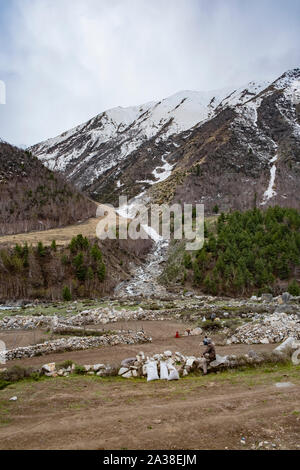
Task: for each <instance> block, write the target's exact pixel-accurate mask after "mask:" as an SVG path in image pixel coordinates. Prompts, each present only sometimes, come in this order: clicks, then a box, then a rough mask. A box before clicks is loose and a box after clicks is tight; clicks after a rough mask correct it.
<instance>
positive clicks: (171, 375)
mask: <svg viewBox="0 0 300 470" xmlns="http://www.w3.org/2000/svg"><path fill="white" fill-rule="evenodd" d="M169 369H170V372H169V377H168V380H179V374H178V372H177V370H176V369H175V367H174V366H171V367H169Z"/></svg>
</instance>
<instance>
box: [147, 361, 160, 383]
mask: <svg viewBox="0 0 300 470" xmlns="http://www.w3.org/2000/svg"><path fill="white" fill-rule="evenodd" d="M146 370H147V382H150V381H151V380H159V377H158V372H157V363H156V362H155V361H151V362H148V364H146Z"/></svg>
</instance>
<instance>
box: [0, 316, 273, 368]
mask: <svg viewBox="0 0 300 470" xmlns="http://www.w3.org/2000/svg"><path fill="white" fill-rule="evenodd" d="M90 327H91V326H90ZM92 327H93V328H95V326H94V325H93V326H92ZM96 328H97V329H99V330H110V331H113V330H126V331H128V330H131V331H139V330H140V329H141V328H143V330H144V331H145V333H147V334H148V335H149V336H151V338H152V342H151V343H144V344H120V345H117V346H102V347H100V348H96V349H87V350H84V351H71V352H64V353H54V354H47V355H45V356H43V357H40V356H37V357H33V358H30V359H18V360H15V361H10V362H8V363H7V364H8V366H10V365H14V364H19V365H24V366H31V365H34V366H41V365H43V364H45V363H49V362H57V363H60V362H64V361H65V360H68V359H71V360H73V361H74V362H76V363H78V364H97V363H105V364H112V365H114V364H115V365H119V364H120V363H121V361H122V360H123V359H125V358H127V357H132V356H135V355H136V354H137V353H138V352H139V351H144V352H145V354H147V355H152V354H156V353H161V352H163V351H166V350H171V351H172V352H176V351H180V352H181V353H182V354H187V355H195V356H200V355H201V354H202V352H203V351H204V346H203V345H202V340H203V336H204V335H202V336H188V337H187V336H182V337H181V338H178V339H177V338H175V333H176V331H179V332H180V333H183V332H184V331H185V329H186V328H191V325H190V324H189V323H181V322H178V321H175V320H165V321H159V320H155V321H127V322H124V321H120V322H116V323H108V324H106V325H97V326H96ZM211 337H212V339H213V340H214V341H215V342H216V344H218V337H217V335H216V336H214V335H212V336H211ZM56 338H61V336H58V335H55V336H53V339H56ZM0 339H1V340H2V341H4V342H5V344H6V347H7V349H11V348H15V347H20V346H28V345H30V344H36V343H40V342H44V341H48V340H49V339H51V337H50V335H49V334H48V333H46V332H45V331H42V330H33V331H2V332H0ZM274 347H275V345H274V344H253V345H247V344H236V345H230V346H217V353H218V354H221V355H224V354H242V353H246V352H247V351H249V350H250V349H255V350H260V351H270V350H272V349H274Z"/></svg>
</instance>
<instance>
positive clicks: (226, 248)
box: [185, 206, 300, 295]
mask: <svg viewBox="0 0 300 470" xmlns="http://www.w3.org/2000/svg"><path fill="white" fill-rule="evenodd" d="M206 236H207V238H206V240H205V243H204V246H203V248H202V249H201V250H200V251H198V252H197V253H196V255H195V257H194V259H193V260H192V258H191V256H190V255H186V257H185V265H186V269H188V270H189V269H190V270H193V279H194V284H195V285H196V286H198V287H200V288H201V289H203V291H204V292H206V293H209V294H213V295H217V294H218V295H220V294H227V295H245V294H249V293H260V292H262V291H270V292H274V293H276V290H278V289H279V290H281V289H280V287H282V286H285V287H287V288H289V289H290V290H291V291H293V293H294V294H297V293H298V294H297V295H300V286H299V282H297V279H298V278H299V277H300V276H299V275H300V270H299V267H300V213H299V211H297V210H295V209H285V208H281V207H278V206H276V207H273V208H269V209H267V210H266V211H261V210H259V209H253V210H249V211H246V212H244V213H242V212H239V211H236V212H233V213H229V214H227V215H225V214H223V213H222V214H221V215H220V216H219V218H218V221H217V223H216V230H208V232H207V233H206ZM298 281H299V279H298ZM289 286H290V287H289Z"/></svg>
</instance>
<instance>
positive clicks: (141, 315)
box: [64, 308, 164, 326]
mask: <svg viewBox="0 0 300 470" xmlns="http://www.w3.org/2000/svg"><path fill="white" fill-rule="evenodd" d="M154 319H155V320H158V319H164V318H162V316H161V314H158V313H157V312H156V311H146V310H143V309H142V308H139V309H138V310H126V309H121V310H116V309H114V308H96V309H93V310H83V311H82V312H80V313H78V315H74V316H73V317H69V318H67V319H65V320H64V324H65V325H74V326H75V325H76V326H82V325H90V324H94V325H97V324H102V325H105V324H107V323H115V322H117V321H128V320H154Z"/></svg>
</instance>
